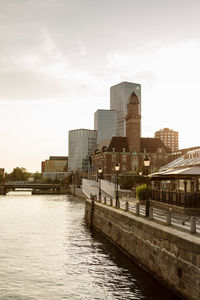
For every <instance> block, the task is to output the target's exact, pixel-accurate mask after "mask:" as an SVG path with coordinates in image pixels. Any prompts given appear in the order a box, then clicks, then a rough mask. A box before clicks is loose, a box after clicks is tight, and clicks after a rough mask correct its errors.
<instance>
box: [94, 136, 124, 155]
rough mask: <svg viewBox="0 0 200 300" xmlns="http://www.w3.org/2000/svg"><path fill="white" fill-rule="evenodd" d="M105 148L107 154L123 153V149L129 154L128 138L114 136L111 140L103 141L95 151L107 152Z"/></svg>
mask: <svg viewBox="0 0 200 300" xmlns="http://www.w3.org/2000/svg"><path fill="white" fill-rule="evenodd" d="M104 147H106V151H107V152H123V148H124V149H125V151H126V152H129V147H128V143H127V138H126V137H122V136H113V137H111V138H110V139H107V140H104V141H102V142H101V143H100V144H99V145H97V147H96V149H95V150H99V151H103V150H104V151H105V148H104ZM113 149H114V151H113Z"/></svg>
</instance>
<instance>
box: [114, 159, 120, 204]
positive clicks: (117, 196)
mask: <svg viewBox="0 0 200 300" xmlns="http://www.w3.org/2000/svg"><path fill="white" fill-rule="evenodd" d="M119 169H120V164H119V163H116V165H115V171H116V173H117V190H116V207H117V208H118V202H119V193H118V173H119Z"/></svg>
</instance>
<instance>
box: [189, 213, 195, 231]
mask: <svg viewBox="0 0 200 300" xmlns="http://www.w3.org/2000/svg"><path fill="white" fill-rule="evenodd" d="M190 221H191V223H190V233H196V217H194V216H192V217H191V219H190Z"/></svg>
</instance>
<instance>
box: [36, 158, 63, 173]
mask: <svg viewBox="0 0 200 300" xmlns="http://www.w3.org/2000/svg"><path fill="white" fill-rule="evenodd" d="M41 167H42V172H67V170H68V157H67V156H50V157H49V159H47V160H45V161H43V162H42V165H41Z"/></svg>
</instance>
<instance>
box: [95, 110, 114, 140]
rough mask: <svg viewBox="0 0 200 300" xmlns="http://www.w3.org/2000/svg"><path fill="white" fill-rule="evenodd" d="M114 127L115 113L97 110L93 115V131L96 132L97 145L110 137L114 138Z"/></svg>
mask: <svg viewBox="0 0 200 300" xmlns="http://www.w3.org/2000/svg"><path fill="white" fill-rule="evenodd" d="M116 126H117V113H116V111H114V110H106V109H98V110H97V111H96V112H95V114H94V130H96V131H97V144H99V143H101V142H102V141H104V140H106V139H109V138H111V137H112V136H116Z"/></svg>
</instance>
